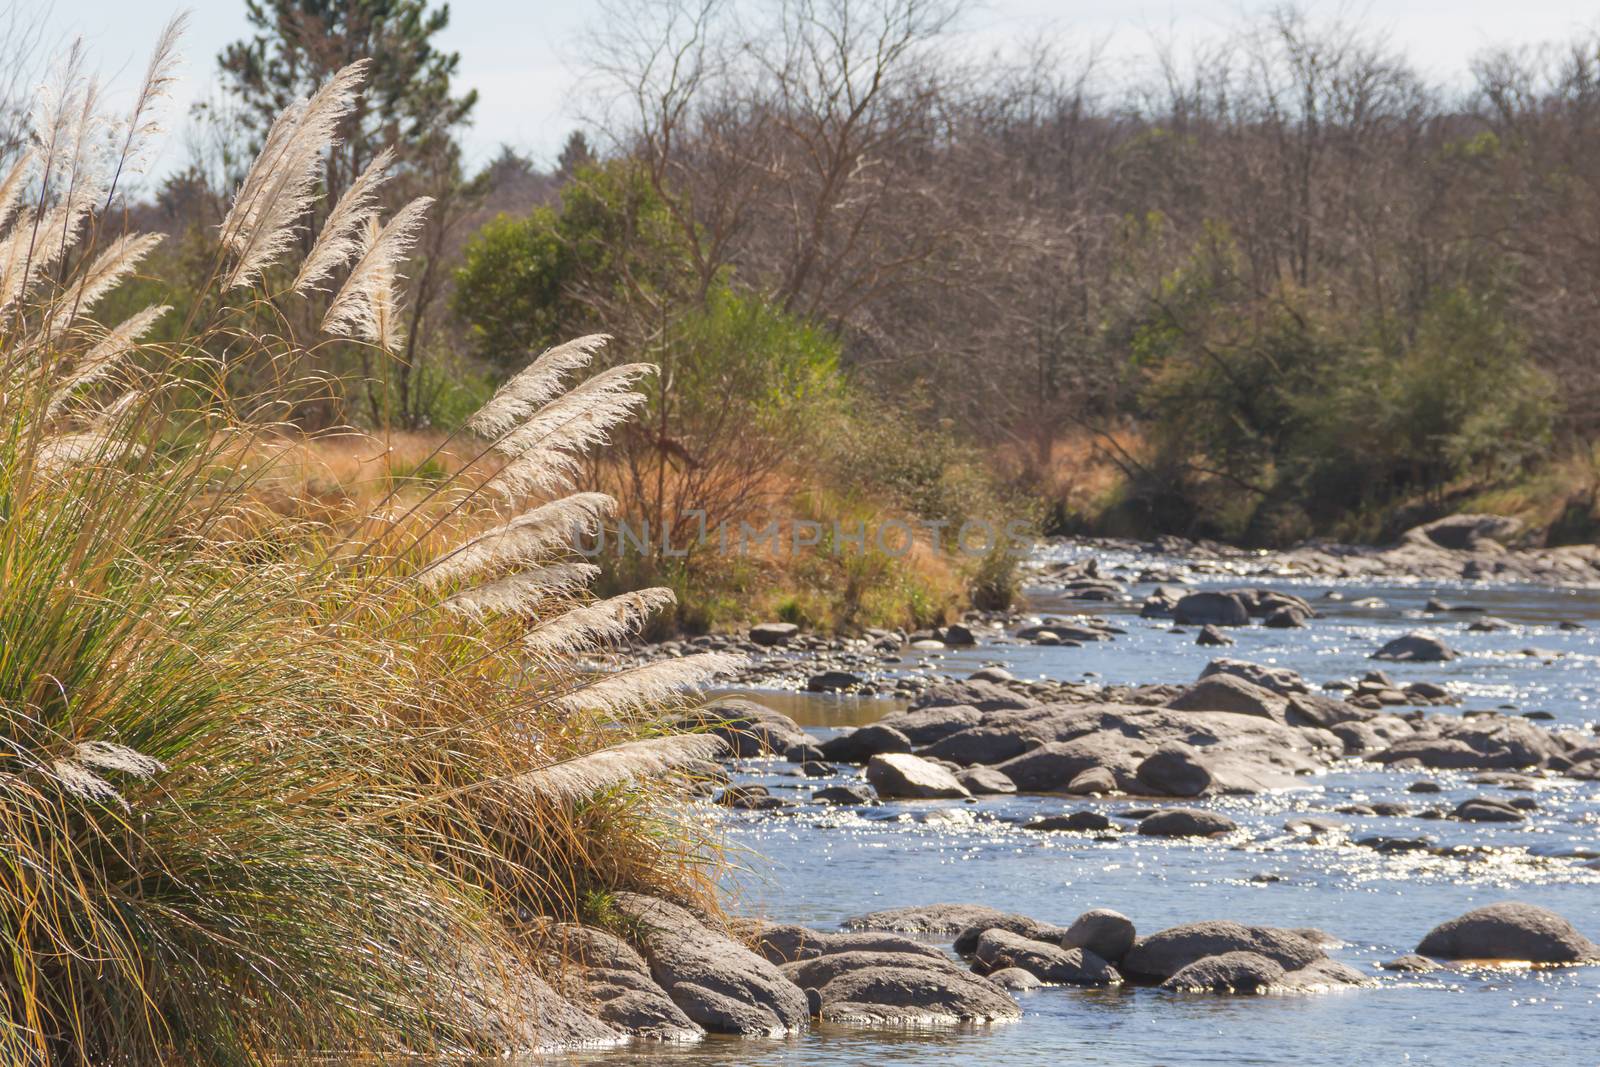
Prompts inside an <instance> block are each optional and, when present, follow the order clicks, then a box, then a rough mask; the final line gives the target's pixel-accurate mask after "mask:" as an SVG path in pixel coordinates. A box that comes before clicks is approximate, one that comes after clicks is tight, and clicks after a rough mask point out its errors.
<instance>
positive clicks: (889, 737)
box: [819, 722, 911, 763]
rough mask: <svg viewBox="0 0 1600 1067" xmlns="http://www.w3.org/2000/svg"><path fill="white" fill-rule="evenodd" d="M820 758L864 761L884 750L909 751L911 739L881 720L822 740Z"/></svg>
mask: <svg viewBox="0 0 1600 1067" xmlns="http://www.w3.org/2000/svg"><path fill="white" fill-rule="evenodd" d="M819 747H820V748H821V749H822V758H823V759H829V760H834V761H836V762H838V763H865V762H867V761H868V760H870V759H871V758H872V757H873V756H879V755H882V754H884V753H886V752H910V751H911V739H910V738H909V737H907V736H906V735H905V734H903V733H901V732H900V731H899V730H896V729H895V728H894V727H892V726H885V725H884V724H883V723H881V722H875V723H870V724H868V725H866V726H859V727H857V728H856V729H854V730H851V731H850V732H849V733H847V734H840V735H838V736H837V737H830V738H828V739H827V740H826V741H824V742H822V744H821V746H819Z"/></svg>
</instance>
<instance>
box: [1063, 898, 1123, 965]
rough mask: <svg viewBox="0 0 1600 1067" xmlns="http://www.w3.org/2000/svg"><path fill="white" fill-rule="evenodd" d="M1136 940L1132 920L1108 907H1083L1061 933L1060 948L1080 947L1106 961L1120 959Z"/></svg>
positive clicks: (1118, 961)
mask: <svg viewBox="0 0 1600 1067" xmlns="http://www.w3.org/2000/svg"><path fill="white" fill-rule="evenodd" d="M1135 940H1136V937H1135V931H1134V928H1133V920H1132V919H1129V918H1128V917H1127V916H1126V915H1123V914H1122V913H1121V912H1117V911H1112V910H1111V909H1110V908H1095V909H1094V910H1092V911H1086V912H1084V913H1083V914H1082V915H1080V916H1078V917H1077V918H1076V919H1074V920H1072V925H1071V926H1069V927H1067V932H1066V933H1065V934H1062V935H1061V947H1062V948H1081V949H1087V950H1088V951H1090V952H1092V953H1094V954H1095V955H1096V956H1099V957H1100V958H1101V959H1103V960H1105V961H1107V962H1108V963H1112V964H1117V963H1120V962H1121V960H1122V957H1124V956H1126V955H1127V954H1128V950H1129V949H1131V948H1132V947H1133V944H1134V941H1135Z"/></svg>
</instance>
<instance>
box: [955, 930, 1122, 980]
mask: <svg viewBox="0 0 1600 1067" xmlns="http://www.w3.org/2000/svg"><path fill="white" fill-rule="evenodd" d="M975 954H976V956H977V958H978V962H979V963H980V964H982V965H983V966H984V967H987V968H989V969H990V970H995V971H998V970H1004V969H1006V968H1008V967H1020V968H1021V969H1022V970H1024V971H1027V972H1028V973H1029V974H1032V975H1033V976H1034V977H1036V978H1038V979H1039V980H1040V981H1042V982H1052V983H1063V984H1066V985H1115V984H1116V983H1118V982H1120V981H1121V980H1122V979H1121V976H1119V975H1118V974H1117V972H1116V971H1115V970H1114V969H1113V968H1112V966H1111V965H1110V964H1109V963H1107V962H1106V961H1105V960H1103V959H1101V958H1100V957H1099V956H1096V955H1095V954H1094V953H1092V952H1089V951H1086V950H1085V949H1082V948H1062V947H1060V946H1059V945H1052V944H1048V943H1046V942H1044V941H1031V940H1029V939H1028V938H1026V937H1021V936H1019V935H1017V934H1013V933H1011V932H1009V931H1006V930H985V931H984V932H983V934H982V936H980V937H979V938H978V945H977V949H976V950H975Z"/></svg>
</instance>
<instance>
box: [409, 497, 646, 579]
mask: <svg viewBox="0 0 1600 1067" xmlns="http://www.w3.org/2000/svg"><path fill="white" fill-rule="evenodd" d="M616 507H617V502H616V501H615V500H613V499H612V498H611V497H609V496H607V495H606V494H604V493H574V494H572V495H571V496H566V497H562V498H561V499H560V500H552V501H550V502H549V503H547V504H540V505H538V506H537V507H534V508H530V509H529V510H528V511H525V512H523V513H522V514H521V515H518V516H517V517H516V518H514V519H512V520H511V521H509V522H506V523H502V524H501V525H499V526H495V527H493V528H491V529H488V530H485V531H484V532H483V533H480V534H478V535H476V536H474V537H472V538H469V539H468V540H466V541H464V542H462V543H461V544H460V545H457V546H455V547H454V548H451V549H449V550H447V551H445V552H444V553H442V554H441V555H439V556H438V557H437V558H435V559H434V560H432V561H431V562H430V563H428V564H427V565H426V566H425V567H423V568H422V569H421V570H420V571H418V572H417V573H418V576H419V577H420V579H421V580H422V583H423V585H424V586H426V587H428V588H438V587H439V586H441V585H445V584H446V583H448V582H453V581H464V580H468V579H471V578H475V577H477V576H479V575H482V574H485V573H487V572H490V571H497V570H503V569H505V568H507V567H520V566H528V565H530V564H535V563H538V562H539V561H540V559H541V558H542V557H543V556H545V555H547V554H548V553H550V552H551V551H552V550H554V549H557V548H569V547H571V545H572V543H573V541H574V540H575V539H576V538H579V537H582V536H585V535H587V534H592V533H595V532H596V531H598V530H599V529H600V520H601V519H603V518H605V517H606V516H607V515H610V514H611V513H612V512H614V511H615V510H616Z"/></svg>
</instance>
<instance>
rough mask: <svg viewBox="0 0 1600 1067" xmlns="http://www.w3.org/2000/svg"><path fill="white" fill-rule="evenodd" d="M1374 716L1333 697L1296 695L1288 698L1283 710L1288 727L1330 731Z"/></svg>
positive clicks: (1363, 709)
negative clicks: (1344, 724) (1316, 728)
mask: <svg viewBox="0 0 1600 1067" xmlns="http://www.w3.org/2000/svg"><path fill="white" fill-rule="evenodd" d="M1376 714H1377V713H1376V712H1374V711H1372V710H1371V709H1369V708H1358V707H1356V706H1355V705H1354V704H1350V703H1346V702H1345V701H1343V700H1335V699H1334V698H1333V697H1325V696H1318V695H1316V694H1314V693H1296V694H1294V695H1293V696H1291V697H1290V698H1289V705H1288V707H1287V708H1286V709H1285V710H1284V721H1285V722H1286V723H1288V724H1289V725H1290V726H1315V727H1319V728H1321V729H1323V730H1331V729H1333V728H1334V727H1335V726H1338V725H1340V724H1341V723H1347V722H1361V721H1363V720H1366V719H1370V718H1372V717H1373V716H1374V715H1376Z"/></svg>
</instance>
